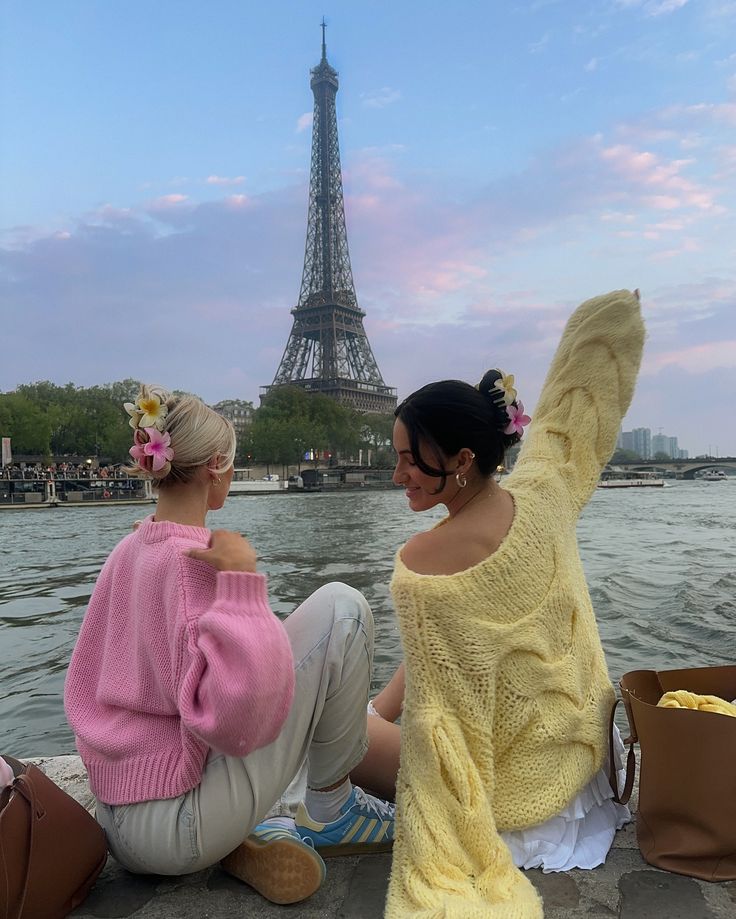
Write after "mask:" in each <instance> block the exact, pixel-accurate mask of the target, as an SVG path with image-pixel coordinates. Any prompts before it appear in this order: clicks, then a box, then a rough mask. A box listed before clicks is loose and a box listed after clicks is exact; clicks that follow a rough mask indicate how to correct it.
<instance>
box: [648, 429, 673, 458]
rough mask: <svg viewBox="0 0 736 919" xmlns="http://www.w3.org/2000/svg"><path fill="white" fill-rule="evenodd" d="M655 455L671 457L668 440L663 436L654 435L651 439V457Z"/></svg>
mask: <svg viewBox="0 0 736 919" xmlns="http://www.w3.org/2000/svg"><path fill="white" fill-rule="evenodd" d="M657 454H660V455H662V454H664V455H665V456H672V454H671V453H670V439H669V437H666V436H665V435H664V434H655V435H654V437H652V456H653V457H656V456H657Z"/></svg>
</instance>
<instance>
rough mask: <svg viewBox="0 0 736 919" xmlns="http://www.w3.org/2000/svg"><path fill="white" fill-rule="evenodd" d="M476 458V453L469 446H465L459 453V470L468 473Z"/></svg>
mask: <svg viewBox="0 0 736 919" xmlns="http://www.w3.org/2000/svg"><path fill="white" fill-rule="evenodd" d="M474 459H475V453H473V451H472V450H471V449H470V448H469V447H463V448H462V450H460V452H459V453H458V455H457V471H458V472H465V473H467V472H468V471H469V470H470V467H471V466H472V465H473V460H474Z"/></svg>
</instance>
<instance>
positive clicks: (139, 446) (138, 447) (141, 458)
mask: <svg viewBox="0 0 736 919" xmlns="http://www.w3.org/2000/svg"><path fill="white" fill-rule="evenodd" d="M133 441H134V442H133V446H132V447H131V448H130V450H128V453H130V455H131V456H132V457H133V459H134V460H135V461H136V462H137V463H139V464H140V465H141V466H143V467H144V468H145V457H146V454H145V453H144V451H143V445H144V444H145V443H146V439H145V437H144V436H143V434H142V433H141V431H139V430H138V429H137V428H136V430H135V432H134V434H133Z"/></svg>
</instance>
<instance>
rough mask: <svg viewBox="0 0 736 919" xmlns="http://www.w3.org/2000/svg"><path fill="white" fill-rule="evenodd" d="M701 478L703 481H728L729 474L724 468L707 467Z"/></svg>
mask: <svg viewBox="0 0 736 919" xmlns="http://www.w3.org/2000/svg"><path fill="white" fill-rule="evenodd" d="M699 478H700V479H701V480H702V481H703V482H726V481H727V480H728V476H727V475H726V473H725V472H724V471H723V470H722V469H706V470H705V472H704V473H703V474H702V475H700V476H699Z"/></svg>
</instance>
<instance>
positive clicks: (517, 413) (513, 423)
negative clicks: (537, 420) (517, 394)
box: [503, 399, 532, 437]
mask: <svg viewBox="0 0 736 919" xmlns="http://www.w3.org/2000/svg"><path fill="white" fill-rule="evenodd" d="M506 414H507V415H508V416H509V423H508V424H507V425H506V427H505V428H504V429H503V433H504V434H518V435H519V437H521V436H522V434H523V433H524V428H525V427H526V426H527V425H528V424H529V422H530V421H531V420H532V419H531V418H530V417H529V416H528V415H525V414H524V403H523V402H522V401H521V399H519V401H518V403H517V404H516V405H507V406H506Z"/></svg>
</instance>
